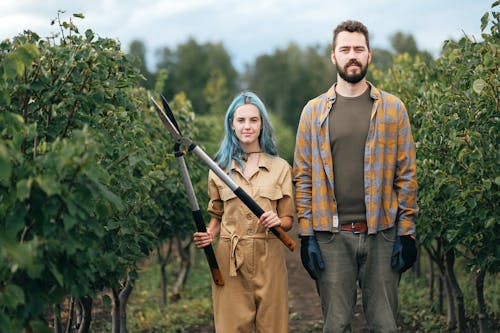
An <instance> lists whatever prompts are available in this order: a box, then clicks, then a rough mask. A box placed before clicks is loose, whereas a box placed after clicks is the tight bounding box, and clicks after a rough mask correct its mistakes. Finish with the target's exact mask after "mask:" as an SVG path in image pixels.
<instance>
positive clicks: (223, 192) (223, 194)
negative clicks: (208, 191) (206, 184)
mask: <svg viewBox="0 0 500 333" xmlns="http://www.w3.org/2000/svg"><path fill="white" fill-rule="evenodd" d="M219 195H220V199H221V200H222V201H224V202H226V201H229V200H232V199H234V198H236V194H234V192H233V191H232V190H231V189H230V188H227V187H225V188H222V189H220V190H219Z"/></svg>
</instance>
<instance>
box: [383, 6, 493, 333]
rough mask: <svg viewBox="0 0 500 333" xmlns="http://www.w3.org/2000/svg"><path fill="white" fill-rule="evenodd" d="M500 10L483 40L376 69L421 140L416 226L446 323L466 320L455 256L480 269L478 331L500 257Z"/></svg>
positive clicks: (486, 19) (488, 20) (486, 21)
mask: <svg viewBox="0 0 500 333" xmlns="http://www.w3.org/2000/svg"><path fill="white" fill-rule="evenodd" d="M498 4H499V2H498V1H497V2H495V3H493V5H492V8H495V7H497V6H498ZM499 18H500V15H499V13H498V12H497V11H495V10H494V9H493V11H492V13H491V16H490V14H489V13H486V14H485V15H484V16H483V17H482V19H481V31H483V33H482V37H483V39H484V41H482V42H476V41H475V40H473V39H471V38H469V37H468V36H464V37H463V38H462V39H460V40H459V41H458V42H453V41H448V42H447V43H445V46H444V49H443V52H442V55H441V57H440V58H439V59H437V60H436V61H433V62H430V63H426V62H424V61H422V60H421V59H420V58H419V57H418V56H417V57H415V58H413V57H411V56H410V55H408V54H404V55H402V56H400V57H398V58H397V59H396V61H395V64H394V66H393V67H392V68H391V69H390V70H388V71H386V72H378V73H376V74H377V79H379V83H380V85H381V86H383V87H384V88H385V89H387V90H388V91H391V92H394V93H396V94H397V95H399V96H401V98H402V99H403V100H404V101H407V106H408V110H409V112H410V117H411V118H412V124H413V131H414V134H415V140H416V145H417V162H418V172H417V174H418V177H419V187H420V192H419V205H420V207H421V213H420V217H419V221H418V223H417V234H418V235H419V241H420V242H421V243H422V244H423V245H424V246H425V247H426V249H427V251H428V253H430V254H431V258H432V259H433V260H434V261H435V262H436V263H437V265H438V267H439V268H440V271H441V274H442V276H443V280H444V282H445V286H446V290H447V300H448V319H447V321H448V326H449V328H450V329H454V328H455V326H458V331H459V332H465V331H466V329H467V328H466V324H465V315H466V308H465V304H464V300H463V294H462V290H461V288H460V286H459V284H458V282H457V279H456V276H455V265H454V264H455V259H456V257H457V256H460V257H463V258H465V259H466V262H467V263H468V264H469V269H470V270H471V271H473V272H475V273H476V289H477V303H478V311H479V316H478V317H479V319H480V324H479V327H480V330H481V332H486V330H487V313H488V312H487V307H486V304H485V299H484V295H483V285H484V279H485V275H486V274H490V275H491V276H492V277H493V278H494V277H495V275H496V274H497V273H498V267H499V265H500V262H499V259H498V258H500V252H499V247H498V244H499V243H500V236H499V235H500V233H499V232H500V225H499V221H498V216H499V215H500V209H499V205H498V202H500V197H499V187H500V175H499V173H498V161H499V160H500V147H499V142H500V138H499V133H500V121H499V117H498V115H499V114H500V99H499V96H500V94H499V90H498V88H499V86H500V84H499V83H500V82H499V77H498V71H499V65H500V60H499V59H500V54H499V50H500V48H499V46H500V32H499ZM488 25H489V26H490V27H491V28H490V33H487V32H486V28H487V26H488Z"/></svg>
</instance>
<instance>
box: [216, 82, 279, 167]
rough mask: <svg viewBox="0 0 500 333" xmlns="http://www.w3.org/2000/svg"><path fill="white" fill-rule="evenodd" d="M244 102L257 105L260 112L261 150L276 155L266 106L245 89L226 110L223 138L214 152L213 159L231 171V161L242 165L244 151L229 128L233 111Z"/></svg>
mask: <svg viewBox="0 0 500 333" xmlns="http://www.w3.org/2000/svg"><path fill="white" fill-rule="evenodd" d="M244 104H253V105H255V106H256V107H257V109H258V110H259V113H260V118H261V122H262V128H261V131H260V135H259V145H260V149H261V151H263V152H264V153H266V154H269V155H273V156H278V149H277V147H276V142H275V140H274V136H273V127H272V126H271V122H270V121H269V116H268V114H267V110H266V106H265V105H264V103H263V102H262V100H261V99H260V98H259V97H258V96H257V95H256V94H254V93H253V92H250V91H245V92H242V93H240V94H238V96H236V97H235V98H234V99H233V101H232V102H231V104H230V105H229V107H228V108H227V111H226V117H225V118H224V138H223V139H222V143H221V145H220V147H219V151H218V152H217V153H216V154H215V160H216V161H217V163H218V164H219V165H220V167H221V168H223V169H225V170H227V171H228V172H229V173H230V172H231V161H232V160H235V161H236V162H237V163H238V164H239V165H240V167H243V160H242V157H243V155H244V153H245V152H244V151H243V150H242V149H241V147H240V143H239V140H238V137H237V136H236V134H235V133H234V131H233V130H232V128H231V125H232V123H233V117H234V112H235V111H236V109H237V108H238V107H240V106H242V105H244Z"/></svg>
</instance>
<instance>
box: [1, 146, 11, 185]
mask: <svg viewBox="0 0 500 333" xmlns="http://www.w3.org/2000/svg"><path fill="white" fill-rule="evenodd" d="M11 174H12V166H11V163H10V160H9V154H8V152H7V148H5V146H4V145H3V144H0V182H1V183H3V184H8V183H9V181H10V176H11Z"/></svg>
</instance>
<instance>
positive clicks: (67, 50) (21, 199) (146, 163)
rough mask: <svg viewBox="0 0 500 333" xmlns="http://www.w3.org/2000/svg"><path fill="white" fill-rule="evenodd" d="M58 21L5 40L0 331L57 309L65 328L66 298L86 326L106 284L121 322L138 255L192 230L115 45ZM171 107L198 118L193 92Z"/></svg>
mask: <svg viewBox="0 0 500 333" xmlns="http://www.w3.org/2000/svg"><path fill="white" fill-rule="evenodd" d="M73 18H83V15H81V14H74V16H73ZM54 22H55V23H57V24H58V25H59V27H60V31H61V32H60V35H55V36H53V37H52V38H50V39H48V40H45V39H41V38H40V37H39V36H38V35H37V34H36V33H34V32H31V31H26V32H25V33H24V34H22V35H20V36H17V37H15V38H13V39H12V40H5V41H3V42H2V43H0V49H1V52H0V102H1V104H2V112H0V199H1V200H0V331H1V332H19V331H22V330H23V329H25V330H26V331H36V332H47V331H48V330H47V323H46V322H45V321H44V320H43V319H42V318H43V316H44V314H45V313H46V312H47V311H48V310H49V308H50V307H52V308H53V313H54V329H55V330H56V332H60V331H61V315H60V312H61V311H60V306H59V304H60V303H61V302H63V300H65V299H69V298H71V299H73V300H75V301H76V302H78V303H79V304H80V305H81V306H83V308H84V312H83V315H82V318H83V319H84V321H83V322H81V323H80V328H79V331H80V332H88V330H89V329H90V320H91V311H92V309H91V306H92V299H93V298H94V297H96V296H97V295H98V294H100V293H101V292H105V291H107V290H112V291H113V293H112V298H113V299H112V302H113V305H114V306H113V328H112V330H113V332H118V331H121V332H124V331H126V312H125V309H126V302H127V299H128V296H129V295H130V292H131V290H132V287H133V282H134V280H135V279H136V278H137V263H138V261H139V260H140V259H143V258H145V257H147V256H149V254H150V251H151V249H153V248H154V247H155V246H156V245H157V244H158V242H159V241H161V239H160V237H167V236H169V235H170V236H171V235H179V236H180V237H182V236H183V235H186V234H188V233H190V232H191V231H192V223H191V222H190V220H187V217H186V216H189V213H190V211H189V208H188V209H187V210H188V213H186V214H182V212H175V209H177V207H176V206H174V205H178V206H182V205H183V204H182V203H183V202H185V205H184V206H185V207H189V206H188V205H187V202H186V201H187V200H186V198H185V194H184V191H183V187H181V186H182V185H181V184H180V182H179V176H178V174H175V173H173V172H172V169H173V166H172V164H173V161H174V156H173V153H172V151H171V150H169V147H171V146H172V145H173V142H172V141H173V140H172V139H171V138H170V136H169V135H168V134H167V131H166V130H165V129H164V128H163V125H162V124H161V122H160V120H159V119H158V117H157V115H156V113H154V111H153V110H152V109H150V107H149V103H148V95H149V94H148V92H147V91H146V90H145V89H144V88H142V87H140V86H139V84H138V80H139V77H140V73H139V72H138V69H137V68H135V67H134V66H133V64H132V63H131V62H130V61H129V58H128V57H127V56H126V55H125V54H124V53H123V52H122V51H121V49H120V45H119V43H117V42H116V41H115V40H112V39H107V38H97V37H96V36H95V35H94V33H93V32H92V31H91V30H87V31H85V33H84V34H81V33H80V32H79V31H78V28H77V27H76V25H75V24H73V22H72V19H70V20H69V22H66V21H64V22H62V21H61V20H60V18H59V15H58V18H57V19H56V20H54ZM173 106H174V107H175V109H176V110H177V112H178V113H179V119H183V120H185V121H186V123H188V124H192V123H193V122H192V119H191V118H192V117H193V114H192V112H190V109H189V103H188V101H186V100H185V99H178V100H176V101H175V103H173ZM190 128H191V127H190V126H186V131H187V132H186V133H187V134H188V133H189V132H190ZM193 169H194V170H195V171H196V168H193ZM195 171H193V174H194V175H195V177H194V184H195V187H196V186H197V183H198V182H197V180H198V179H199V176H197V173H196V172H195ZM196 188H197V187H196ZM181 189H182V190H181ZM197 190H199V189H198V188H197ZM166 191H168V192H169V193H168V195H165V192H166ZM104 298H106V299H108V300H109V297H108V296H104ZM65 317H66V318H71V319H72V318H73V317H72V313H70V314H68V315H67V316H65ZM71 319H69V323H68V327H70V323H71ZM73 323H74V321H73Z"/></svg>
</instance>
